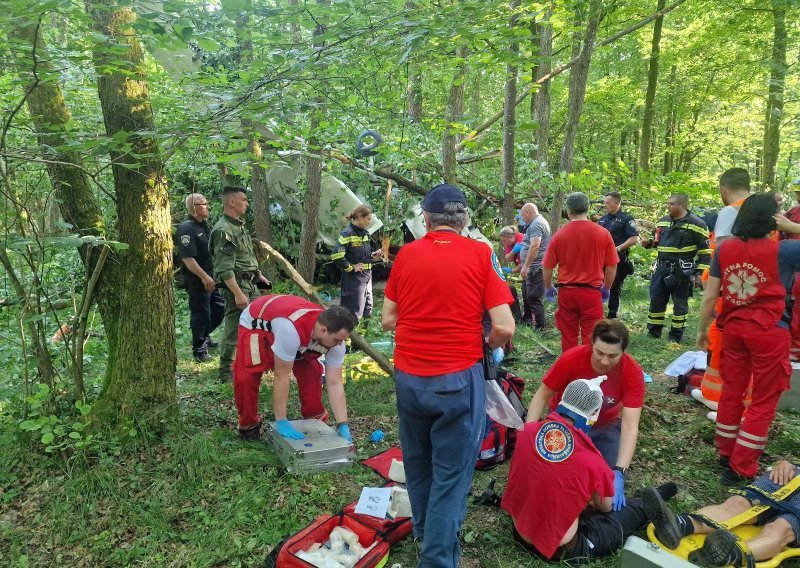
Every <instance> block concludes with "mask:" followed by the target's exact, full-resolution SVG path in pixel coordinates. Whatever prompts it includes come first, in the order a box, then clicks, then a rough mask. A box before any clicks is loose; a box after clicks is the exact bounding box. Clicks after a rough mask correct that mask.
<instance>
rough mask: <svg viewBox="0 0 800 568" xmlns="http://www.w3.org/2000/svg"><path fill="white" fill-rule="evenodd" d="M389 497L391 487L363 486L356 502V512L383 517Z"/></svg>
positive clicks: (387, 507) (387, 506) (390, 495)
mask: <svg viewBox="0 0 800 568" xmlns="http://www.w3.org/2000/svg"><path fill="white" fill-rule="evenodd" d="M391 498H392V488H391V487H364V488H363V489H362V490H361V497H359V498H358V503H356V513H357V514H359V515H369V516H370V517H377V518H379V519H385V518H386V511H388V510H389V501H390V500H391Z"/></svg>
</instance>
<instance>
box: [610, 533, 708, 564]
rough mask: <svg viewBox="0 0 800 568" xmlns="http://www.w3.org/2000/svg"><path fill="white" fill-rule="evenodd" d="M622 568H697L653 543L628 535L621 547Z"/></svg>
mask: <svg viewBox="0 0 800 568" xmlns="http://www.w3.org/2000/svg"><path fill="white" fill-rule="evenodd" d="M621 566H622V568H698V567H697V565H696V564H692V563H691V562H689V561H688V560H684V559H683V558H680V557H678V556H675V555H674V554H672V553H671V552H669V551H667V550H664V549H663V548H661V547H660V546H658V545H657V544H655V543H652V542H648V541H646V540H643V539H641V538H639V537H638V536H630V537H628V540H627V541H625V547H624V548H623V549H622V564H621Z"/></svg>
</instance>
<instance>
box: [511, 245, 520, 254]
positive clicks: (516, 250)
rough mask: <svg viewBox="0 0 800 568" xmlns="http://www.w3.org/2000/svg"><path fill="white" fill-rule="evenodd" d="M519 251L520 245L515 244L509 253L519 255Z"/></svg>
mask: <svg viewBox="0 0 800 568" xmlns="http://www.w3.org/2000/svg"><path fill="white" fill-rule="evenodd" d="M521 250H522V243H517V244H515V245H514V246H513V247H511V252H513V253H514V254H519V253H520V251H521Z"/></svg>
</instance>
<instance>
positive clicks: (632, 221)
mask: <svg viewBox="0 0 800 568" xmlns="http://www.w3.org/2000/svg"><path fill="white" fill-rule="evenodd" d="M628 225H630V226H631V229H633V230H634V231H638V230H639V227H637V226H636V221H635V220H634V219H631V220H630V221H628Z"/></svg>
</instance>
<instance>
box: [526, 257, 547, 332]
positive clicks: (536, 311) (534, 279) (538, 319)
mask: <svg viewBox="0 0 800 568" xmlns="http://www.w3.org/2000/svg"><path fill="white" fill-rule="evenodd" d="M525 282H526V284H527V286H525V287H524V288H525V290H524V292H525V294H526V298H527V300H528V306H530V310H531V316H532V319H533V322H532V323H533V325H534V326H535V327H536V329H544V328H545V326H546V325H547V321H546V320H545V315H544V303H543V302H542V298H543V297H544V276H543V275H542V268H541V267H538V268H533V267H531V269H530V270H529V271H528V277H527V278H526V279H525Z"/></svg>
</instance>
